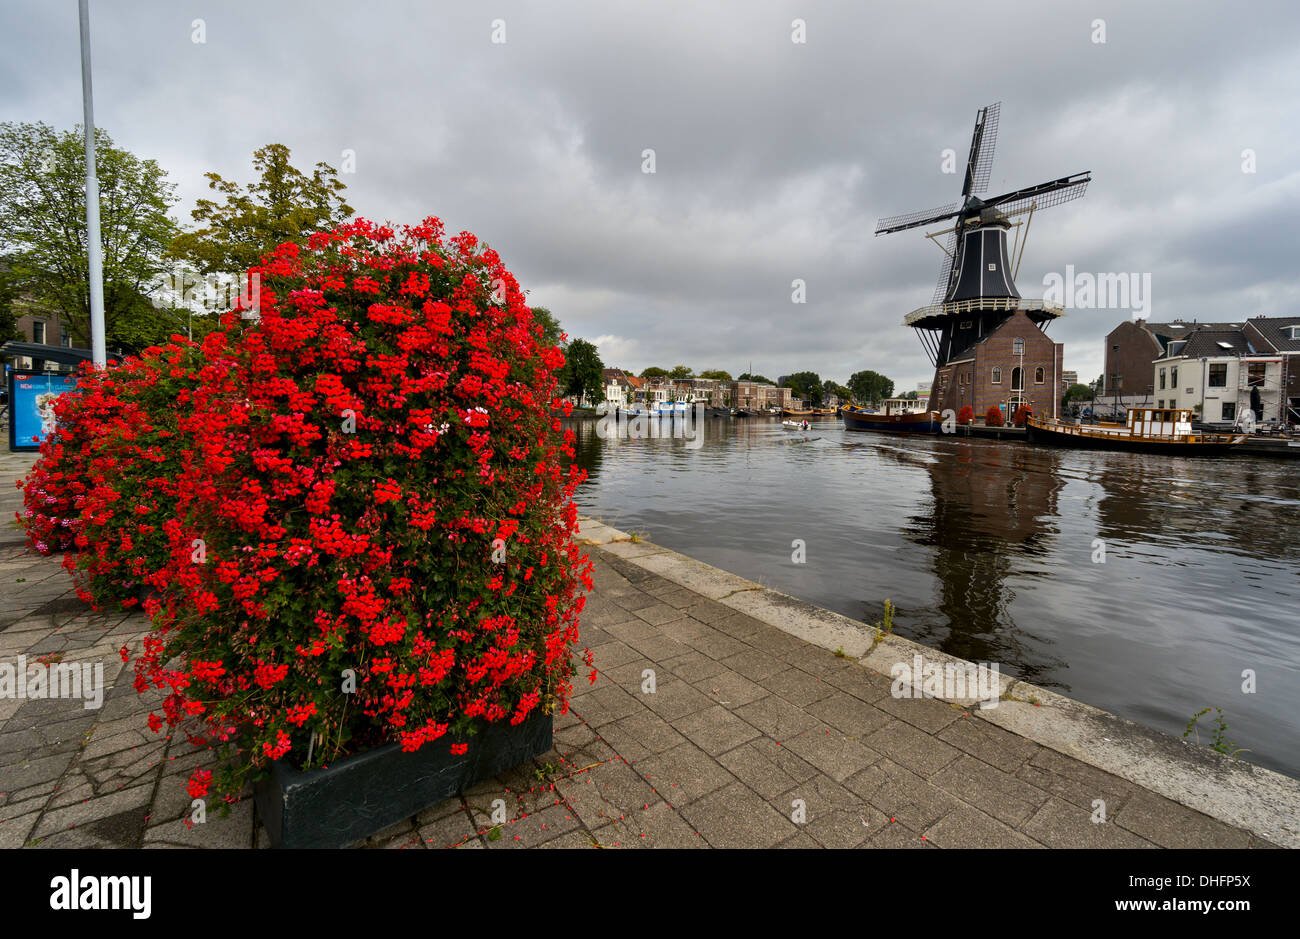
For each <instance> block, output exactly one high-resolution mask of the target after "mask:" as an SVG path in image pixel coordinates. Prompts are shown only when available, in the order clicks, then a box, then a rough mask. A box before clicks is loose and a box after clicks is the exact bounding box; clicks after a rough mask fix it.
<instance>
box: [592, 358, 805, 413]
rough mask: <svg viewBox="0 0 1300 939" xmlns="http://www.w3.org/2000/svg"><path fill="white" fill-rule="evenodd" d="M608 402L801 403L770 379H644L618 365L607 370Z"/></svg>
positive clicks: (627, 404)
mask: <svg viewBox="0 0 1300 939" xmlns="http://www.w3.org/2000/svg"><path fill="white" fill-rule="evenodd" d="M604 383H605V404H606V405H607V406H609V407H620V408H626V407H635V406H637V405H642V406H645V407H649V408H653V407H654V406H655V405H657V404H667V403H670V402H677V401H682V402H686V403H687V404H703V405H705V406H706V407H714V408H752V409H755V410H769V409H771V408H792V407H795V406H796V405H797V404H798V403H799V402H797V401H796V400H795V398H794V395H793V394H792V393H791V391H790V389H789V388H778V387H776V386H775V385H770V384H767V383H766V382H753V381H722V380H718V379H712V378H641V377H639V376H636V375H632V374H630V373H628V372H625V371H623V370H622V369H618V368H607V369H605V370H604Z"/></svg>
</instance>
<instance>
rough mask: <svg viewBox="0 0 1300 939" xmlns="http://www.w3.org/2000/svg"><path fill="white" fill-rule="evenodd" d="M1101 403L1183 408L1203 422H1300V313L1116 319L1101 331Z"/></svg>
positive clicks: (1101, 406) (1117, 406) (1103, 404)
mask: <svg viewBox="0 0 1300 939" xmlns="http://www.w3.org/2000/svg"><path fill="white" fill-rule="evenodd" d="M1097 405H1098V409H1099V410H1102V409H1103V408H1106V407H1109V408H1111V409H1119V408H1128V407H1134V406H1143V405H1145V406H1146V407H1152V406H1154V407H1158V408H1164V407H1169V408H1188V409H1190V410H1192V411H1193V412H1194V413H1195V414H1196V416H1197V419H1199V420H1200V421H1203V422H1205V423H1207V424H1225V425H1227V424H1232V425H1235V424H1239V423H1240V422H1241V420H1242V418H1243V416H1244V414H1245V412H1246V411H1247V410H1250V411H1252V412H1254V418H1255V421H1256V423H1263V424H1276V425H1288V424H1291V425H1294V424H1300V316H1289V317H1269V316H1254V317H1250V318H1249V319H1245V320H1241V321H1239V322H1235V323H1199V322H1197V321H1196V320H1191V321H1190V322H1189V321H1185V320H1180V319H1175V320H1173V321H1171V322H1166V323H1152V322H1149V321H1147V320H1145V319H1135V320H1131V321H1129V322H1126V323H1121V324H1120V325H1119V326H1117V327H1116V328H1115V329H1113V330H1112V331H1111V332H1110V334H1109V335H1107V337H1106V371H1105V374H1104V375H1103V376H1102V386H1101V388H1099V389H1098V392H1097Z"/></svg>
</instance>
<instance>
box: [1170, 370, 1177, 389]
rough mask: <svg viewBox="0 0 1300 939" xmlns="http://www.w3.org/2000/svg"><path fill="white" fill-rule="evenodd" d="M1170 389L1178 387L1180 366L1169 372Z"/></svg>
mask: <svg viewBox="0 0 1300 939" xmlns="http://www.w3.org/2000/svg"><path fill="white" fill-rule="evenodd" d="M1169 387H1170V388H1177V387H1178V366H1177V365H1175V366H1174V367H1173V368H1171V369H1170V370H1169Z"/></svg>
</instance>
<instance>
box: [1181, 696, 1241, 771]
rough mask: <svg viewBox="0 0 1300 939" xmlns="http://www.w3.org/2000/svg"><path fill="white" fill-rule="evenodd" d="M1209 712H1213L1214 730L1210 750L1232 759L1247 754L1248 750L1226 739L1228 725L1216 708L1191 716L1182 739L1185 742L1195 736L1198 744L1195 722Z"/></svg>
mask: <svg viewBox="0 0 1300 939" xmlns="http://www.w3.org/2000/svg"><path fill="white" fill-rule="evenodd" d="M1210 711H1214V712H1215V718H1214V730H1213V731H1212V732H1211V735H1210V749H1211V750H1216V751H1218V752H1219V753H1222V754H1223V755H1224V756H1230V757H1232V758H1234V759H1235V758H1236V756H1237V754H1238V753H1249V752H1250V751H1249V750H1247V749H1245V748H1244V747H1239V746H1237V745H1236V744H1235V743H1233V742H1232V741H1231V740H1229V739H1228V737H1227V730H1228V724H1227V722H1226V721H1225V720H1224V719H1223V711H1222V710H1221V709H1219V708H1217V707H1216V708H1201V709H1200V710H1199V711H1197V712H1196V713H1195V714H1193V715H1192V719H1191V720H1190V721H1188V722H1187V729H1186V730H1184V731H1183V739H1184V740H1186V739H1187V738H1188V737H1190V736H1192V735H1193V734H1194V735H1195V736H1196V742H1197V743H1198V744H1199V743H1200V742H1201V734H1200V731H1199V730H1198V729H1197V726H1196V722H1197V721H1199V720H1200V719H1201V718H1202V717H1204V716H1205V715H1206V714H1209V713H1210Z"/></svg>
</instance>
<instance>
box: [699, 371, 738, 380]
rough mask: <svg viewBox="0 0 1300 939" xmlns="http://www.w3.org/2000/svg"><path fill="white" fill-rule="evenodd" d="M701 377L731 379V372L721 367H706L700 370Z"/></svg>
mask: <svg viewBox="0 0 1300 939" xmlns="http://www.w3.org/2000/svg"><path fill="white" fill-rule="evenodd" d="M699 377H700V378H708V379H712V380H713V381H731V374H730V373H729V372H724V371H723V370H722V369H720V368H710V369H705V370H704V371H702V372H700V374H699Z"/></svg>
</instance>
